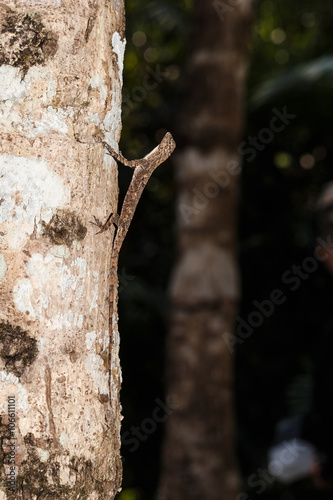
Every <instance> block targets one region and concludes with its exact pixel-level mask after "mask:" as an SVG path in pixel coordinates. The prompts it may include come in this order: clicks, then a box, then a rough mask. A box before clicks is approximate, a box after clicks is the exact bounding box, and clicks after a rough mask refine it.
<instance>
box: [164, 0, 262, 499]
mask: <svg viewBox="0 0 333 500" xmlns="http://www.w3.org/2000/svg"><path fill="white" fill-rule="evenodd" d="M252 4H253V0H228V2H227V1H226V2H222V1H214V2H202V1H199V0H196V1H195V2H194V13H193V28H192V35H191V38H190V43H189V47H190V55H189V58H188V63H187V81H186V88H185V94H184V95H185V96H186V97H185V102H184V106H183V109H182V111H181V113H180V115H179V120H178V127H177V128H178V137H177V139H178V140H177V144H178V148H177V155H176V156H175V159H174V162H175V167H176V172H177V176H178V183H179V197H178V206H177V209H178V215H177V217H178V221H177V222H178V227H177V231H178V247H179V255H178V260H177V263H176V266H175V269H174V273H173V278H172V281H171V290H170V315H169V318H170V333H169V338H168V346H167V351H168V354H167V395H168V398H169V404H171V405H172V408H175V410H174V411H173V413H172V415H171V416H170V418H169V419H168V421H167V425H166V437H165V443H164V453H163V464H162V466H163V472H162V476H161V480H160V486H159V490H158V494H157V498H158V500H171V499H172V500H178V499H179V500H180V499H181V500H184V499H186V500H194V499H200V500H203V499H205V500H217V499H218V500H221V499H222V498H223V500H229V499H230V500H231V499H232V500H235V498H236V495H237V493H238V491H239V477H238V470H237V464H236V460H235V440H234V412H233V405H234V400H233V363H232V351H233V349H232V345H231V344H230V342H229V341H230V337H228V334H229V333H231V332H232V331H233V328H234V324H235V318H236V312H237V303H238V299H239V279H238V269H237V246H236V239H237V208H238V198H239V177H240V176H239V174H240V170H241V167H240V159H239V155H238V152H237V149H238V145H239V143H240V140H241V132H242V127H243V101H244V99H243V89H244V83H245V78H246V70H247V58H248V43H249V36H250V30H251V20H252Z"/></svg>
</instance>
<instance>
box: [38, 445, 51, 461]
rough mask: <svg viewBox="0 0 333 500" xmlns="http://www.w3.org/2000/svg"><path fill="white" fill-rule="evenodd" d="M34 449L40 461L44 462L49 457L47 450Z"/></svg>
mask: <svg viewBox="0 0 333 500" xmlns="http://www.w3.org/2000/svg"><path fill="white" fill-rule="evenodd" d="M36 451H37V454H38V456H39V458H40V460H41V462H46V461H47V460H48V459H49V457H50V453H49V452H48V451H47V450H42V448H37V449H36Z"/></svg>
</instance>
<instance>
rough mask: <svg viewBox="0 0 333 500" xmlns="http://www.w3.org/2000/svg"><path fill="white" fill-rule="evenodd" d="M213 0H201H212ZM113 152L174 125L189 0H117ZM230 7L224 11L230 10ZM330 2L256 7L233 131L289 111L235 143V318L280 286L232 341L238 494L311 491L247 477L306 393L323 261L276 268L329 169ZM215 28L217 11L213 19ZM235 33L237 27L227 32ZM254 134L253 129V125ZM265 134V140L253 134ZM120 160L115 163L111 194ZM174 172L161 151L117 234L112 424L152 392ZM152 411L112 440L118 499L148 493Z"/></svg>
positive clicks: (310, 215) (297, 259)
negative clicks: (120, 21) (120, 48)
mask: <svg viewBox="0 0 333 500" xmlns="http://www.w3.org/2000/svg"><path fill="white" fill-rule="evenodd" d="M212 8H213V4H212ZM126 12H127V41H128V42H127V50H126V56H125V69H124V92H123V100H124V102H123V133H122V140H121V149H122V152H123V153H124V154H125V156H127V157H128V158H134V157H136V158H137V157H140V156H143V155H144V154H146V153H147V152H148V151H149V150H151V149H152V148H153V147H154V146H155V145H156V142H158V141H159V140H160V139H161V137H162V135H163V133H164V132H165V130H167V129H168V130H171V131H172V130H173V125H174V123H175V121H176V119H177V112H178V110H179V107H180V106H181V99H182V88H183V77H184V67H185V63H186V54H187V42H186V40H187V37H188V33H189V30H190V24H191V2H190V1H189V0H183V1H182V0H178V1H176V0H170V1H168V2H164V1H162V0H146V1H144V0H142V1H141V2H140V3H139V2H137V1H135V0H127V1H126ZM228 15H233V14H232V13H229V14H228ZM332 28H333V10H332V4H331V1H330V0H318V1H317V2H313V1H311V2H310V1H309V0H302V1H301V0H293V1H292V2H291V1H290V0H279V1H273V0H261V1H260V2H258V3H257V4H256V8H255V12H254V29H253V38H252V41H251V46H250V60H249V76H248V84H247V93H246V105H247V119H246V123H245V124H244V134H243V135H244V137H243V139H242V141H243V142H245V143H246V144H247V146H244V145H243V147H242V148H241V151H243V152H244V150H245V149H246V148H247V147H248V143H249V141H251V140H252V139H251V137H252V138H257V139H258V138H259V137H262V138H265V137H266V138H267V137H269V135H267V132H266V136H265V134H264V133H263V132H262V130H263V129H267V128H269V124H270V120H271V119H272V117H273V116H274V109H275V110H276V109H277V110H278V111H280V112H282V110H283V109H284V107H286V108H287V110H288V113H290V114H293V115H296V117H295V119H292V120H290V124H288V125H287V126H286V127H285V128H284V130H282V131H281V132H279V133H275V134H274V137H273V138H272V140H271V141H269V142H267V140H266V143H265V144H263V142H260V140H259V146H260V150H259V149H256V148H255V153H256V154H255V157H254V158H253V159H252V160H251V161H249V159H250V156H253V155H250V154H249V153H247V154H244V153H243V154H242V156H243V178H242V203H241V209H240V227H239V234H240V250H239V260H240V265H241V271H242V294H243V297H242V303H241V307H240V312H239V314H240V316H241V317H242V318H244V319H246V318H247V317H248V315H249V314H250V313H251V312H252V311H253V310H254V305H253V301H254V300H257V301H259V302H260V301H262V300H265V299H267V298H268V297H269V295H270V293H271V292H272V290H274V289H276V288H278V289H282V290H283V292H284V293H285V294H286V297H287V300H286V302H285V303H284V304H282V305H280V306H276V308H275V311H274V313H273V314H272V315H271V316H270V317H269V318H267V319H265V321H264V323H263V325H262V326H261V327H259V328H256V329H255V332H254V333H253V335H252V336H251V337H250V338H249V339H248V340H246V341H245V342H244V344H242V345H239V346H238V349H237V355H236V378H237V380H236V403H237V404H236V406H237V415H238V417H237V418H238V448H239V457H240V465H241V469H242V472H243V477H244V491H246V492H247V493H248V495H249V498H251V499H252V500H253V499H256V498H260V499H262V500H266V499H268V500H275V499H279V500H298V499H302V500H307V499H311V500H316V499H324V498H330V497H325V495H324V494H320V493H319V492H316V491H315V490H314V489H313V486H312V485H311V483H310V482H308V481H302V482H299V483H297V484H295V485H292V486H290V487H284V486H281V485H278V484H271V483H266V487H265V490H264V491H263V492H262V493H261V494H260V495H259V494H258V490H259V488H258V487H251V486H250V485H249V483H248V478H249V476H250V475H251V474H256V473H257V471H258V470H262V469H264V468H265V466H266V453H267V448H268V447H269V446H270V445H271V443H272V439H273V432H274V425H275V423H276V422H277V421H278V419H280V418H283V417H284V416H287V415H290V414H293V413H297V412H298V411H300V410H302V409H303V410H304V409H306V408H308V407H309V405H310V404H311V401H310V394H311V381H312V375H313V358H312V355H313V352H314V351H315V349H316V344H317V340H318V336H319V335H320V332H321V331H322V329H323V326H324V324H325V322H326V321H327V319H329V318H330V316H331V311H330V307H331V301H332V297H333V286H332V281H331V278H329V277H328V275H327V273H326V272H325V270H324V269H323V268H322V267H319V269H318V270H317V271H316V272H314V273H311V275H309V278H308V279H306V280H303V281H302V283H301V286H300V287H299V289H298V290H297V291H295V292H290V290H288V289H287V288H286V287H284V284H283V282H282V280H281V278H282V275H283V273H284V272H286V271H287V270H289V269H290V268H292V266H293V265H297V264H300V263H301V262H302V261H303V259H304V258H306V257H308V256H311V255H313V250H314V244H315V237H316V234H317V233H316V231H317V229H316V225H315V220H314V219H315V216H314V207H315V201H316V198H317V196H318V193H319V192H320V190H321V188H322V185H323V184H324V183H325V182H327V181H330V180H332V179H333V175H332V168H331V164H332V159H333V158H332V157H333V124H332V120H331V116H330V115H331V109H332V100H333V31H332ZM221 29H223V23H221ZM236 36H237V35H236ZM260 134H261V135H260ZM262 146H264V147H262ZM128 170H129V169H128ZM129 178H130V172H128V171H127V169H125V167H122V166H120V189H121V197H122V196H123V195H124V192H125V190H126V187H127V185H128V182H129ZM175 203H176V186H175V183H174V180H173V172H172V166H171V163H170V162H168V163H167V164H165V165H164V166H162V167H161V168H160V169H158V170H157V171H156V173H154V177H153V178H152V179H151V181H150V182H149V184H148V188H147V190H146V192H145V193H144V195H143V199H142V201H141V202H140V205H139V207H138V210H137V213H136V215H135V218H134V222H133V226H132V227H131V231H130V234H129V235H128V236H127V238H126V242H125V248H124V250H123V253H122V256H121V262H120V276H123V280H121V279H120V284H121V290H120V294H119V317H120V332H121V362H122V367H123V377H124V383H123V390H122V395H121V397H122V403H123V408H124V410H123V414H124V416H125V419H124V421H123V429H122V432H123V433H125V432H129V433H130V435H132V434H131V432H132V430H131V429H132V426H139V427H140V425H141V423H142V421H143V420H144V419H145V418H147V417H149V416H150V415H151V414H152V411H153V409H154V405H155V403H154V400H155V399H156V398H157V397H158V398H160V399H163V394H164V379H163V377H164V339H165V334H166V328H167V314H166V304H167V302H166V290H167V284H168V277H169V273H170V271H171V268H172V264H173V261H174V258H175V253H176V248H175V241H174V206H175ZM162 432H163V429H162V427H161V425H159V426H158V427H157V430H156V431H155V433H153V434H152V435H149V436H148V437H147V439H143V440H142V441H140V446H139V447H138V449H136V450H135V451H133V452H131V451H130V448H131V447H130V446H128V445H126V446H124V447H123V456H124V459H125V462H124V484H123V487H124V490H123V492H122V493H121V494H120V495H119V496H118V498H119V500H151V499H152V498H153V494H154V491H155V488H156V485H157V480H158V473H159V457H160V445H161V439H162Z"/></svg>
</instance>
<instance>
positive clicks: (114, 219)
mask: <svg viewBox="0 0 333 500" xmlns="http://www.w3.org/2000/svg"><path fill="white" fill-rule="evenodd" d="M93 217H94V221H90V224H93V225H94V226H97V227H98V228H99V231H98V232H97V233H96V234H100V233H104V231H107V230H108V229H109V227H111V226H112V224H115V226H118V223H119V215H118V214H114V213H111V214H110V215H109V217H108V218H107V219H106V221H105V222H104V224H103V223H102V222H101V221H100V220H99V219H97V217H95V216H93Z"/></svg>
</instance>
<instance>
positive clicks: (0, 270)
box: [0, 253, 7, 281]
mask: <svg viewBox="0 0 333 500" xmlns="http://www.w3.org/2000/svg"><path fill="white" fill-rule="evenodd" d="M6 272H7V262H6V259H5V256H4V255H3V254H2V253H0V281H1V280H3V279H4V277H5V276H6Z"/></svg>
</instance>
